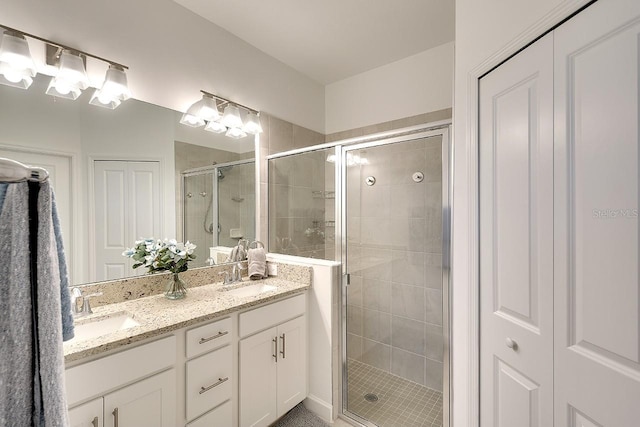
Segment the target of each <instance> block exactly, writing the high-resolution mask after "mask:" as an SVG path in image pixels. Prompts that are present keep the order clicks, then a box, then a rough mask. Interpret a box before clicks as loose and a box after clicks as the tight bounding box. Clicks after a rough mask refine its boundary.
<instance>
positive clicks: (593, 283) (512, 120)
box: [480, 0, 640, 427]
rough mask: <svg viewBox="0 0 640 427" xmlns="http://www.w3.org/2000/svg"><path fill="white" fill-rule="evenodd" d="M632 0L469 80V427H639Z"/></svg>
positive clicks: (636, 61) (635, 23) (580, 18)
mask: <svg viewBox="0 0 640 427" xmlns="http://www.w3.org/2000/svg"><path fill="white" fill-rule="evenodd" d="M639 123H640V1H638V0H599V1H597V2H595V3H594V4H592V5H591V6H589V7H588V8H587V9H585V10H584V11H582V12H581V13H579V14H578V15H576V16H575V17H573V18H572V19H570V20H568V21H567V22H566V23H564V24H563V25H561V26H559V27H558V28H557V29H555V30H554V31H553V32H551V33H549V34H548V35H546V36H545V37H543V38H542V39H540V40H539V41H537V42H536V43H534V44H533V45H531V46H530V47H528V48H527V49H525V50H523V51H522V52H520V53H519V54H518V55H516V56H515V57H513V58H512V59H510V60H509V61H507V62H506V63H504V64H503V65H501V66H500V67H498V68H497V69H496V70H494V71H492V72H491V73H490V74H488V75H487V76H485V77H483V78H482V79H481V81H480V226H481V229H480V233H481V235H480V245H481V246H480V293H481V296H480V301H481V302H480V312H481V313H480V322H481V323H480V335H481V337H480V347H481V348H480V367H481V374H480V390H481V394H480V411H481V416H480V418H481V425H482V426H483V427H493V426H505V427H520V426H541V427H550V426H555V427H565V426H569V427H635V426H639V425H640V287H639V279H640V277H639V276H640V273H639V271H640V270H639V260H640V228H639V227H638V213H639V212H638V201H639V199H640V168H639V166H638V164H639V159H640V149H639V142H640V130H639Z"/></svg>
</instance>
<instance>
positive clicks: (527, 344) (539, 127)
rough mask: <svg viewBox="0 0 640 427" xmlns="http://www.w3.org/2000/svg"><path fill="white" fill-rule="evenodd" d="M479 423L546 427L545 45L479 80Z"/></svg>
mask: <svg viewBox="0 0 640 427" xmlns="http://www.w3.org/2000/svg"><path fill="white" fill-rule="evenodd" d="M479 154H480V328H481V329H480V337H481V341H480V371H481V376H480V389H481V393H480V420H481V426H483V427H525V426H526V427H528V426H532V427H533V426H539V427H550V426H552V425H553V38H552V35H551V34H550V35H547V36H545V37H544V38H542V39H541V40H539V41H537V42H536V43H535V44H533V45H532V46H530V47H528V48H527V49H526V50H524V51H523V52H521V53H520V54H518V55H517V56H516V57H514V58H512V59H510V60H509V61H507V62H506V63H505V64H503V65H501V66H500V67H499V68H497V69H496V70H494V71H492V72H491V73H490V74H488V75H487V76H485V77H483V78H482V79H481V81H480V153H479Z"/></svg>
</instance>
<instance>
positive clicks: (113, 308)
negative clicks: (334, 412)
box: [63, 277, 311, 363]
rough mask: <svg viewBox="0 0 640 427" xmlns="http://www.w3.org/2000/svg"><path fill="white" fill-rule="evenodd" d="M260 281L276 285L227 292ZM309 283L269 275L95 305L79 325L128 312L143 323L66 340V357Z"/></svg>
mask: <svg viewBox="0 0 640 427" xmlns="http://www.w3.org/2000/svg"><path fill="white" fill-rule="evenodd" d="M257 283H258V284H260V283H262V284H268V285H273V286H276V288H277V289H275V290H272V291H269V292H264V293H261V294H258V295H255V296H249V297H237V296H234V295H232V294H229V293H228V292H226V291H227V290H231V289H237V288H239V287H242V286H246V285H253V284H257ZM310 286H311V285H310V284H309V283H302V282H293V281H288V280H283V279H280V278H278V277H269V278H267V279H263V280H255V281H253V280H252V281H245V282H242V283H238V284H233V285H222V284H221V283H214V284H211V285H204V286H198V287H194V288H189V289H188V294H187V297H186V298H184V299H182V300H177V301H171V300H168V299H166V298H165V297H164V295H162V294H161V295H154V296H149V297H145V298H138V299H134V300H130V301H124V302H119V303H114V304H108V305H104V306H101V307H97V308H94V309H93V314H92V315H90V316H87V317H82V318H79V319H76V325H79V324H84V323H88V322H91V321H97V320H101V319H103V318H105V317H113V316H117V315H119V314H127V315H128V316H130V317H132V318H133V319H134V320H135V321H136V322H138V323H140V326H134V327H132V328H128V329H124V330H120V331H117V332H113V333H110V334H107V335H102V336H99V337H96V338H92V339H86V340H81V341H77V340H76V339H73V340H71V341H67V342H65V343H64V346H63V347H64V360H65V362H66V363H69V362H75V361H78V360H81V359H83V358H85V357H88V356H95V355H97V354H100V353H104V352H107V351H109V350H113V349H116V348H119V347H122V346H125V345H127V344H131V343H134V342H138V341H142V340H145V339H148V338H152V337H155V336H160V335H162V334H165V333H167V332H171V331H175V330H178V329H181V328H184V327H186V326H191V325H195V324H198V323H200V322H204V321H207V320H212V319H215V318H218V317H222V316H224V315H226V314H229V313H232V312H234V311H238V310H242V309H245V308H248V307H252V306H256V305H259V304H262V303H265V302H269V301H273V300H276V299H279V298H282V297H285V296H288V295H293V294H296V293H299V292H302V291H304V290H306V289H308V288H309V287H310Z"/></svg>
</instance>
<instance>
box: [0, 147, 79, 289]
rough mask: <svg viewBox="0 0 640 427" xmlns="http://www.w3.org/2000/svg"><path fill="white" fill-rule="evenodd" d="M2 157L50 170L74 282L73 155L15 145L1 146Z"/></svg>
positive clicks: (68, 262)
mask: <svg viewBox="0 0 640 427" xmlns="http://www.w3.org/2000/svg"><path fill="white" fill-rule="evenodd" d="M0 157H6V158H8V159H12V160H17V161H19V162H22V163H24V164H27V165H30V166H39V167H42V168H45V169H46V170H47V171H48V172H49V181H50V182H51V185H52V186H53V189H54V192H55V196H56V207H57V208H58V217H59V218H60V226H61V229H62V241H63V244H64V246H65V249H66V250H65V255H66V260H67V267H68V270H69V278H70V280H71V281H72V282H71V283H74V282H73V278H74V276H75V274H74V273H75V270H74V267H75V264H74V261H75V260H74V257H73V251H71V250H69V249H68V248H71V247H72V244H71V242H72V240H71V239H72V236H71V223H72V218H73V203H75V202H76V201H75V200H72V197H73V196H72V195H73V194H74V192H73V191H72V190H73V189H72V182H71V176H72V171H71V156H70V155H64V154H58V153H49V154H47V153H43V152H42V150H38V152H29V151H24V150H23V149H18V148H15V147H0Z"/></svg>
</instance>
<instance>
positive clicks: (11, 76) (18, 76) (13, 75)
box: [2, 68, 23, 83]
mask: <svg viewBox="0 0 640 427" xmlns="http://www.w3.org/2000/svg"><path fill="white" fill-rule="evenodd" d="M2 74H3V75H4V78H5V79H7V80H9V81H10V82H11V83H18V82H19V81H20V80H22V75H23V74H22V73H21V72H20V71H17V70H15V69H12V68H10V69H7V70H5V72H4V73H2Z"/></svg>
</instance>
